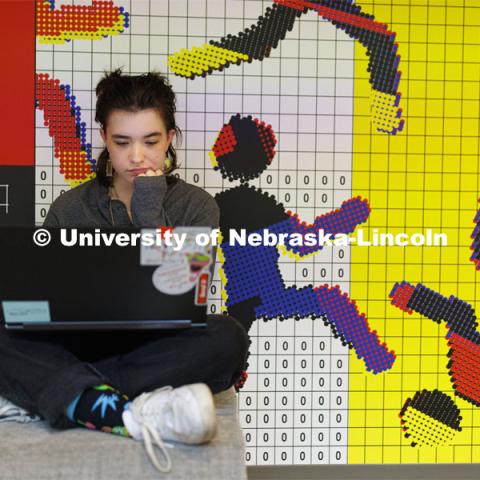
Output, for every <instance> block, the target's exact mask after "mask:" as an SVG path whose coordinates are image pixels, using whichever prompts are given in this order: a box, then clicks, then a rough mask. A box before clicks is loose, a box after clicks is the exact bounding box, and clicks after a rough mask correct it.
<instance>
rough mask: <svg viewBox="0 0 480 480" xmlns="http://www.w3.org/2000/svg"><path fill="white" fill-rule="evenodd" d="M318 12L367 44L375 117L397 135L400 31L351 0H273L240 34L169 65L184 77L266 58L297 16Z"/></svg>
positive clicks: (194, 50)
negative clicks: (396, 31)
mask: <svg viewBox="0 0 480 480" xmlns="http://www.w3.org/2000/svg"><path fill="white" fill-rule="evenodd" d="M308 11H315V12H317V13H318V15H319V16H321V17H322V18H323V19H325V20H327V21H328V22H330V23H331V24H333V25H334V26H335V28H337V29H339V30H342V31H344V32H345V33H346V34H347V35H348V36H349V37H350V38H353V39H355V40H356V41H358V42H359V43H360V44H361V45H362V46H363V47H365V49H366V54H367V57H368V59H369V62H368V72H369V73H370V84H371V86H372V93H371V105H372V107H371V118H372V124H373V126H374V128H375V129H376V130H377V131H378V132H382V133H388V134H391V135H395V134H396V133H397V132H399V131H401V130H402V129H403V126H404V120H403V119H401V116H402V109H401V108H399V103H400V97H401V93H400V92H398V85H399V82H400V76H401V72H400V71H399V70H398V66H399V62H400V56H399V55H397V50H398V44H397V43H396V42H395V36H396V34H395V32H392V31H390V30H389V29H388V25H386V24H383V23H379V22H377V21H375V18H374V16H373V15H369V14H367V13H365V12H362V8H361V7H360V6H359V5H356V4H355V3H354V2H353V1H352V0H310V1H307V0H274V3H273V5H272V6H271V7H268V8H267V9H266V11H265V13H264V14H263V15H262V16H260V17H259V18H258V22H257V23H256V24H255V25H252V26H251V27H250V28H246V29H245V30H244V31H243V32H240V33H239V34H238V35H232V34H228V35H227V36H225V37H223V38H222V39H220V40H218V41H217V40H210V42H209V43H208V44H204V45H202V46H200V47H196V46H194V47H192V48H191V49H189V50H187V49H182V50H180V51H179V52H176V53H173V54H172V55H170V56H169V58H168V61H167V64H168V66H169V67H170V69H171V70H172V71H173V72H174V73H175V74H176V75H179V76H182V77H186V78H190V79H194V78H195V77H197V76H203V77H205V76H206V75H209V74H211V73H212V72H214V71H222V70H223V69H224V68H228V67H229V66H230V65H232V64H237V65H240V64H241V63H242V62H252V61H253V60H260V61H262V60H264V59H265V58H267V57H269V56H270V53H271V51H272V50H273V49H275V48H277V47H278V45H279V43H280V41H281V40H283V39H285V37H286V35H287V32H289V31H291V30H292V29H293V26H294V24H295V21H296V20H297V18H299V17H301V16H302V15H303V14H305V13H307V12H308Z"/></svg>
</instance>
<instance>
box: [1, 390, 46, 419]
mask: <svg viewBox="0 0 480 480" xmlns="http://www.w3.org/2000/svg"><path fill="white" fill-rule="evenodd" d="M39 420H41V418H40V417H39V416H37V415H33V414H31V413H28V412H27V411H26V410H24V409H23V408H20V407H19V406H18V405H15V404H14V403H12V402H11V401H10V400H7V399H6V398H5V397H1V396H0V423H2V422H19V423H29V422H37V421H39Z"/></svg>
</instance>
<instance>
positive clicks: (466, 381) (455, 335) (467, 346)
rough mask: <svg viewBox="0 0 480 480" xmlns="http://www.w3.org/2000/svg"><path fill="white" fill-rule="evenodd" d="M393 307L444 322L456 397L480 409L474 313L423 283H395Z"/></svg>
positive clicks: (479, 357) (479, 354)
mask: <svg viewBox="0 0 480 480" xmlns="http://www.w3.org/2000/svg"><path fill="white" fill-rule="evenodd" d="M390 298H391V299H392V300H391V303H392V305H394V306H396V307H397V308H399V309H401V310H403V311H404V312H407V313H408V314H412V313H413V312H417V313H420V314H421V315H424V316H425V317H427V318H430V319H431V320H433V321H435V322H437V323H442V322H445V326H446V328H447V333H446V335H445V338H446V339H447V344H448V346H449V347H450V351H449V352H448V355H447V356H448V358H449V360H448V363H447V370H448V374H449V375H450V380H451V381H452V384H453V389H454V391H455V395H458V396H459V397H460V398H463V399H464V400H466V401H467V402H470V403H472V404H473V405H475V406H477V407H479V406H480V332H479V331H478V330H477V327H478V323H477V317H476V316H475V310H474V309H473V307H472V306H471V305H469V304H468V303H467V302H464V301H462V300H460V299H459V298H457V297H454V296H453V295H451V296H450V297H449V298H446V297H444V296H442V295H440V294H439V293H437V292H435V291H434V290H431V289H429V288H427V287H425V286H423V285H422V284H421V283H418V284H417V285H416V286H414V285H412V284H410V283H407V282H401V283H396V284H395V286H394V287H393V289H392V291H391V292H390Z"/></svg>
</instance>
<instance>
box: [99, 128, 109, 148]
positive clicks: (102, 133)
mask: <svg viewBox="0 0 480 480" xmlns="http://www.w3.org/2000/svg"><path fill="white" fill-rule="evenodd" d="M100 136H101V137H102V140H103V143H105V144H106V143H107V136H106V134H105V130H104V129H103V128H101V129H100Z"/></svg>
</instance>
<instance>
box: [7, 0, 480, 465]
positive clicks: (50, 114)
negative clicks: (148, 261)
mask: <svg viewBox="0 0 480 480" xmlns="http://www.w3.org/2000/svg"><path fill="white" fill-rule="evenodd" d="M429 3H430V2H428V4H427V3H425V4H422V5H420V4H419V3H418V2H413V1H411V2H405V1H400V0H398V1H397V0H393V1H392V2H389V3H388V5H387V4H385V3H382V2H380V1H377V0H368V1H365V2H355V3H353V2H352V1H350V0H310V1H307V0H274V1H273V2H272V1H267V0H194V1H189V2H187V1H186V0H169V1H168V0H165V1H162V2H157V1H153V0H114V1H113V0H105V1H99V0H90V1H87V0H78V1H77V0H68V1H67V0H65V1H59V0H57V1H55V0H37V1H35V0H29V1H28V2H24V4H25V5H26V6H25V8H26V9H27V8H30V10H29V12H30V14H31V16H32V18H33V19H34V20H35V22H34V23H32V21H31V20H32V19H30V21H29V22H27V20H26V17H24V18H25V22H24V23H25V24H23V21H20V22H17V23H18V36H19V40H18V41H17V42H15V41H13V42H12V44H8V45H7V44H6V43H5V44H4V46H3V48H4V49H5V51H7V50H8V51H12V50H13V52H14V54H15V55H14V56H15V57H16V58H22V59H24V62H23V63H25V61H26V59H30V56H31V55H34V57H31V59H32V62H31V67H32V68H31V75H30V76H29V75H22V78H21V79H18V82H25V83H22V87H23V88H24V91H25V92H30V91H31V92H32V95H33V96H34V98H32V100H33V101H32V102H31V105H34V106H35V135H34V136H33V135H32V136H31V138H30V140H28V139H26V140H24V142H25V143H26V144H27V147H29V148H30V147H31V152H32V155H31V158H27V157H28V154H27V155H23V156H22V155H18V158H17V157H16V156H15V151H14V150H12V151H10V150H8V149H7V150H6V153H4V155H2V157H1V158H0V225H16V224H28V223H30V224H31V223H37V224H41V223H42V221H43V218H44V217H45V215H46V213H47V211H48V207H49V205H50V204H51V202H52V201H53V200H54V199H55V198H56V197H57V196H58V195H61V194H62V193H63V192H64V191H66V190H67V189H69V188H71V187H75V186H76V185H79V184H81V183H82V182H85V181H87V180H89V179H91V178H93V177H94V176H95V164H96V161H95V159H96V158H97V156H98V155H99V152H100V151H101V148H102V143H101V140H100V136H99V133H98V126H97V125H95V122H94V105H95V103H94V102H95V96H94V88H95V85H96V83H97V81H98V80H99V78H100V77H101V76H102V75H103V72H104V71H105V70H111V69H114V68H118V67H121V68H123V70H124V71H125V72H129V73H143V72H145V71H149V70H152V69H156V70H160V71H162V72H165V73H166V74H167V75H168V77H169V79H170V81H171V83H172V85H173V87H174V89H175V91H176V92H177V95H178V121H179V124H180V126H181V128H182V130H183V131H184V143H183V145H181V146H180V147H179V157H180V164H181V167H180V169H179V171H178V174H179V175H180V176H181V177H182V178H184V179H185V180H186V181H187V182H190V183H193V184H197V185H199V186H201V187H203V188H205V189H206V190H207V191H209V192H210V193H211V194H212V195H214V196H215V198H216V200H217V202H218V204H219V206H220V208H221V225H220V227H221V233H222V244H221V251H220V252H219V255H218V256H219V258H218V262H219V263H218V265H217V269H216V276H215V278H214V281H213V282H212V286H211V292H210V293H211V295H210V297H211V300H210V304H209V310H210V311H211V312H212V313H215V312H217V313H218V312H220V311H228V312H229V313H230V314H232V315H234V316H236V317H237V318H239V319H241V321H242V322H243V323H244V325H245V327H246V328H247V329H248V330H249V333H250V336H251V345H250V356H249V359H248V366H247V367H246V370H245V372H244V378H243V380H242V382H241V385H239V387H241V388H240V390H239V415H240V421H241V424H242V427H243V429H244V432H245V441H246V446H247V452H246V455H247V456H246V461H247V463H248V464H250V465H255V464H279V465H280V464H319V463H351V464H357V463H432V462H433V463H435V462H438V463H440V462H467V463H468V462H478V461H479V459H480V412H479V409H478V407H479V405H480V390H479V384H480V371H479V365H480V333H479V330H478V322H477V320H476V315H475V307H476V299H477V295H479V294H480V291H479V288H478V285H479V283H478V281H477V275H478V265H479V261H478V258H479V255H478V249H479V247H478V237H479V229H478V219H479V214H478V203H477V197H478V192H479V190H480V185H479V180H478V179H479V175H478V173H479V170H478V169H479V163H478V153H479V148H478V136H479V135H478V132H479V130H478V125H479V97H480V89H479V88H478V85H479V81H480V62H479V60H478V59H479V58H480V47H479V40H478V34H477V32H478V26H479V25H478V24H479V22H480V20H478V19H479V18H480V17H479V16H478V5H476V4H475V2H470V1H466V2H456V1H455V0H446V1H444V2H436V3H435V5H433V4H431V5H430V4H429ZM5 8H6V9H8V8H12V7H8V3H7V6H6V7H5ZM32 29H33V31H32ZM34 33H35V35H34ZM30 37H31V38H32V42H30V43H29V40H25V39H28V38H30ZM33 37H35V42H33ZM20 38H21V40H22V41H20ZM33 60H34V61H33ZM20 65H21V64H20V61H19V62H18V65H17V66H14V67H15V68H14V69H17V68H18V69H19V68H21V66H20ZM24 77H25V78H24ZM27 77H28V78H27ZM4 93H5V98H7V97H8V92H4ZM26 98H27V101H28V98H29V97H28V94H27V93H26ZM27 105H28V103H27ZM32 118H33V117H32ZM4 122H5V128H4V131H9V130H8V124H7V122H6V121H5V120H4ZM11 131H13V130H11ZM9 135H11V134H9ZM29 141H30V142H31V143H28V142H29ZM12 152H13V154H12ZM231 228H234V229H240V228H244V229H246V230H247V232H249V233H258V234H260V235H264V234H265V232H267V231H268V232H271V233H275V234H277V235H279V234H285V235H286V234H292V233H295V234H299V235H300V236H301V237H302V238H306V235H307V234H316V233H317V232H318V231H319V230H320V229H323V231H324V232H325V234H330V235H331V236H332V237H333V236H335V235H338V234H343V235H349V236H355V235H357V237H358V238H360V235H362V236H363V235H364V236H365V238H366V239H368V240H370V241H371V240H372V239H374V238H376V236H378V235H380V234H382V233H386V232H390V233H392V234H403V233H408V234H409V235H412V237H411V238H412V243H411V244H409V245H404V246H398V245H396V246H384V245H383V246H382V245H377V244H374V243H371V244H370V245H369V246H365V245H361V244H360V241H359V240H358V242H357V243H356V244H355V243H353V244H345V245H334V246H323V247H322V245H315V246H305V245H300V244H299V243H295V242H294V241H292V240H288V241H287V242H286V243H285V244H284V245H282V246H279V247H277V246H268V245H262V246H259V247H253V246H247V247H243V246H232V245H229V243H228V240H229V229H231ZM429 229H430V231H433V232H434V233H445V235H446V236H447V237H448V244H447V245H442V246H438V245H433V246H430V245H425V244H422V243H421V242H417V244H416V245H415V242H413V238H414V236H415V235H417V240H418V238H419V237H418V234H419V232H420V233H425V232H426V231H427V230H429ZM472 239H473V241H472ZM472 262H473V263H474V264H475V266H472ZM432 320H433V321H432Z"/></svg>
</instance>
